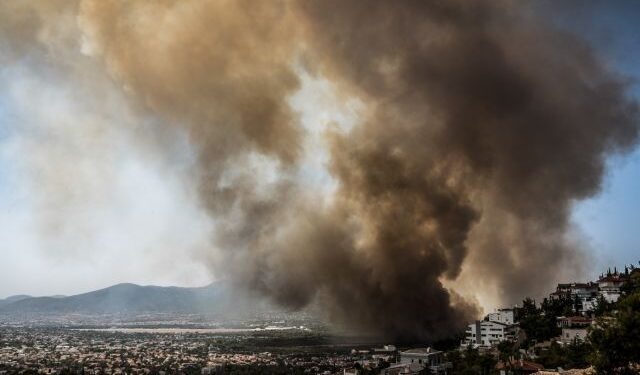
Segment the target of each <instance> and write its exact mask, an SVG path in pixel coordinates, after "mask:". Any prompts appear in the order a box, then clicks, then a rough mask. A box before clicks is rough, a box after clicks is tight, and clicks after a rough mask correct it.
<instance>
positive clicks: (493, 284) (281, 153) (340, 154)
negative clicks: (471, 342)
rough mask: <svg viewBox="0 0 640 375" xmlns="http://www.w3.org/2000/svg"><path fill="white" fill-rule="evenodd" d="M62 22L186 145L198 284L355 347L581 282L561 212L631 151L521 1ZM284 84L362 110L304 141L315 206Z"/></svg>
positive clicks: (611, 94)
mask: <svg viewBox="0 0 640 375" xmlns="http://www.w3.org/2000/svg"><path fill="white" fill-rule="evenodd" d="M77 12H78V15H77V22H78V25H79V29H80V30H81V33H82V50H83V52H84V53H85V54H88V55H90V56H92V57H94V58H96V59H99V61H101V62H102V63H104V67H105V69H106V70H107V71H108V72H109V74H110V75H111V77H112V78H113V80H114V81H115V82H117V83H118V84H119V85H120V86H121V87H122V90H123V92H124V93H126V95H127V98H128V99H129V100H130V105H131V106H132V108H133V109H132V111H133V112H134V113H136V114H137V116H140V117H141V118H145V117H149V116H151V117H153V118H156V119H160V120H158V121H160V122H161V123H162V124H163V126H166V127H170V128H175V129H179V130H180V131H183V132H184V133H185V134H186V135H187V137H188V139H189V142H190V144H191V146H192V148H193V149H194V151H195V153H196V155H197V162H196V166H195V167H194V170H193V174H192V181H194V182H195V184H197V186H198V191H199V196H200V199H201V201H202V203H203V205H204V206H205V207H206V208H207V210H208V212H209V214H210V216H211V218H212V220H213V222H214V230H215V235H214V236H213V237H214V239H213V244H212V247H213V248H212V250H211V256H210V263H211V266H212V268H213V269H214V270H215V272H216V274H217V275H224V276H225V277H228V278H230V279H232V280H233V281H235V282H236V283H237V284H239V285H242V286H244V287H248V288H250V289H252V290H255V291H258V292H260V293H263V294H264V295H266V296H268V297H270V298H271V299H273V300H274V301H276V302H278V303H280V304H282V305H284V306H288V307H291V308H303V307H305V306H308V305H310V304H314V305H316V306H318V307H320V308H321V309H322V311H324V312H325V313H326V314H327V315H328V317H329V318H330V319H332V321H334V322H337V323H344V324H346V325H348V326H349V327H352V328H356V329H358V330H359V331H360V332H363V333H371V334H375V335H379V336H381V337H386V338H395V339H438V338H443V337H447V336H449V335H451V334H452V333H453V332H455V331H456V330H457V329H460V328H461V327H463V326H464V325H465V324H466V323H467V321H468V320H471V319H474V318H475V317H476V316H477V315H478V314H479V311H480V307H479V305H478V302H477V299H476V298H477V295H478V293H481V292H482V291H484V292H485V293H487V291H489V292H488V293H489V294H493V295H495V296H497V297H496V299H495V301H497V302H501V303H513V302H517V300H518V299H519V298H522V297H523V296H526V295H534V296H536V295H539V294H540V293H541V292H542V291H544V290H547V289H548V288H549V286H550V285H552V284H553V283H555V282H556V281H557V279H558V277H559V275H571V274H573V275H579V274H580V272H581V270H582V268H581V267H583V265H584V263H583V262H584V254H583V253H582V252H581V251H580V249H579V248H578V247H576V246H575V244H574V243H573V242H572V241H571V239H570V238H569V237H568V236H567V234H568V232H569V231H570V229H571V225H570V222H569V216H570V212H571V208H572V205H573V204H574V202H576V201H578V200H581V199H584V198H587V197H590V196H592V195H593V194H595V193H597V192H598V191H599V189H600V184H601V181H602V176H603V173H604V169H605V159H606V157H607V156H608V155H610V154H612V153H623V152H626V151H628V150H630V149H631V148H632V147H633V146H634V145H635V144H636V142H637V138H638V130H639V127H638V117H637V115H638V113H637V107H636V103H635V102H634V101H632V100H631V99H629V97H628V96H627V94H626V90H627V80H626V79H625V78H624V77H621V76H619V75H618V74H617V73H616V72H615V71H612V70H611V69H610V68H609V67H607V66H606V65H605V64H604V63H603V62H602V61H601V60H600V59H599V57H598V56H597V55H596V54H595V52H594V51H593V50H592V49H591V48H590V47H589V45H587V44H586V43H585V42H584V41H583V40H581V39H580V38H579V37H577V36H575V35H571V34H569V33H567V32H566V31H563V30H561V29H559V28H557V27H555V26H554V25H553V24H551V23H550V22H549V21H547V20H546V18H545V17H544V16H543V15H540V14H537V13H536V12H534V11H533V10H531V9H530V8H529V7H528V6H527V5H526V4H524V3H522V2H508V1H504V2H485V1H477V2H471V3H470V2H467V1H446V2H444V1H401V2H389V1H348V2H345V1H338V0H328V1H316V2H312V1H281V2H280V1H276V2H255V1H211V2H206V1H181V2H171V1H157V2H144V3H143V2H120V1H103V0H101V1H89V0H87V1H82V2H81V3H80V5H79V8H78V11H77ZM9 27H12V26H11V25H9ZM3 32H4V31H3ZM21 34H23V32H22V31H20V29H19V28H18V27H17V26H16V28H15V30H12V31H11V36H10V38H9V39H10V40H14V39H20V38H21ZM300 70H304V71H305V72H307V73H308V74H312V75H315V76H317V77H322V78H324V79H327V80H328V81H330V82H331V83H332V85H334V87H335V88H336V95H339V96H340V97H341V98H342V99H343V100H348V99H349V98H357V99H358V100H359V101H360V102H361V103H363V108H362V110H361V111H359V114H360V116H359V118H358V122H357V124H356V125H355V126H353V128H351V129H341V128H340V127H328V128H327V129H326V131H324V132H323V133H322V134H323V135H324V138H323V141H322V142H324V143H323V145H324V146H325V148H326V150H327V154H328V155H329V160H328V163H327V171H328V173H329V175H330V176H331V178H332V179H333V180H334V181H335V186H336V187H335V189H333V190H331V193H329V194H319V193H318V192H317V191H309V189H306V188H305V184H304V183H303V181H301V176H303V175H304V174H301V171H304V169H305V168H307V165H306V164H305V162H304V160H305V158H304V155H305V153H306V152H308V151H307V150H305V147H304V144H305V143H304V140H305V139H307V138H308V137H310V135H309V134H308V131H306V130H305V128H304V127H303V126H302V125H301V122H300V119H299V114H298V113H296V111H294V110H293V109H292V106H291V104H290V98H291V97H292V96H293V95H294V94H295V93H296V92H298V91H299V90H300V87H301V81H300V74H299V72H300ZM322 125H323V124H318V126H322ZM159 152H162V150H161V149H160V151H159Z"/></svg>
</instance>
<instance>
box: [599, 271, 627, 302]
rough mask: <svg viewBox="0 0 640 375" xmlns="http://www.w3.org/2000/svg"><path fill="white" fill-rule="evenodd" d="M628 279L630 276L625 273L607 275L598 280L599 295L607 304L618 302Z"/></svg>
mask: <svg viewBox="0 0 640 375" xmlns="http://www.w3.org/2000/svg"><path fill="white" fill-rule="evenodd" d="M627 279H628V275H626V274H623V273H618V272H614V273H607V275H603V276H602V277H600V279H599V280H598V289H599V294H600V295H601V296H602V297H603V298H604V299H605V301H607V302H616V301H618V298H620V295H621V294H622V286H623V285H624V284H625V282H626V281H627Z"/></svg>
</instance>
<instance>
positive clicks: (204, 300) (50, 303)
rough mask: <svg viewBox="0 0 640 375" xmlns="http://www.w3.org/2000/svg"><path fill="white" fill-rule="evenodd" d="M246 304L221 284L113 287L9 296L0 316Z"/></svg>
mask: <svg viewBox="0 0 640 375" xmlns="http://www.w3.org/2000/svg"><path fill="white" fill-rule="evenodd" d="M246 303H247V300H246V299H242V298H239V297H237V296H236V295H235V294H234V293H232V292H231V290H230V288H229V287H228V286H227V285H225V284H223V283H214V284H211V285H208V286H205V287H198V288H184V287H160V286H141V285H136V284H117V285H114V286H111V287H108V288H104V289H100V290H96V291H92V292H88V293H83V294H78V295H73V296H51V297H31V296H27V295H18V296H12V297H9V298H6V299H3V300H0V315H16V314H27V313H29V314H32V313H40V314H42V313H44V314H68V313H71V314H116V313H117V314H138V313H187V314H196V313H217V312H220V311H223V310H228V309H231V308H233V307H237V306H238V304H246ZM256 305H259V303H258V304H256Z"/></svg>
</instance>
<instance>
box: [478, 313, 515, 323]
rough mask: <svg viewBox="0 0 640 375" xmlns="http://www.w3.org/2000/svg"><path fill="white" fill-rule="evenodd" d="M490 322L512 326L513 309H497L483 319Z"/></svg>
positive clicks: (513, 319)
mask: <svg viewBox="0 0 640 375" xmlns="http://www.w3.org/2000/svg"><path fill="white" fill-rule="evenodd" d="M485 319H486V320H488V321H490V322H498V323H503V324H508V325H512V324H514V323H515V322H516V321H515V312H514V310H513V309H498V310H496V311H494V312H492V313H490V314H488V315H487V317H486V318H485Z"/></svg>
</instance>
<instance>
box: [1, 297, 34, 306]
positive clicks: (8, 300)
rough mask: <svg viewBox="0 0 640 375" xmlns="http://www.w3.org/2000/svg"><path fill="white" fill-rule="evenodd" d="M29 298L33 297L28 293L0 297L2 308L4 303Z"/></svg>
mask: <svg viewBox="0 0 640 375" xmlns="http://www.w3.org/2000/svg"><path fill="white" fill-rule="evenodd" d="M27 298H32V297H31V296H28V295H26V294H19V295H17V296H11V297H7V298H5V299H0V308H2V306H4V305H8V304H10V303H13V302H17V301H20V300H23V299H27Z"/></svg>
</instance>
